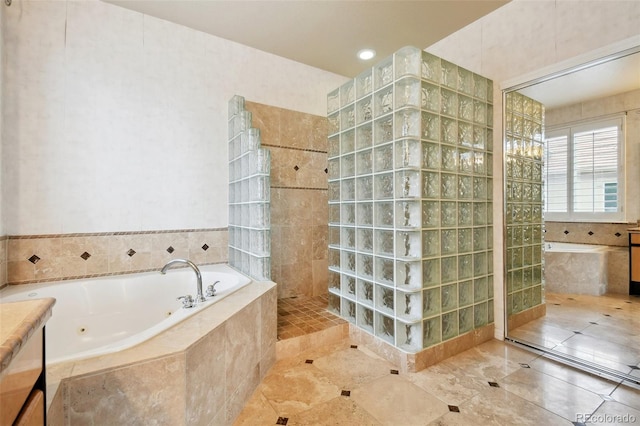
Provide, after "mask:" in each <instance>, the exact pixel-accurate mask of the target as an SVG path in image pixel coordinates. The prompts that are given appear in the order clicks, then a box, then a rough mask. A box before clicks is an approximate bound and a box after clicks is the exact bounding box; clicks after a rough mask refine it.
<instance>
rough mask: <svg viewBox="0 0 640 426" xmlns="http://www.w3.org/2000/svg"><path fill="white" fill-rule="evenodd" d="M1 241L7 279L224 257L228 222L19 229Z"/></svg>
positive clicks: (74, 275) (94, 273)
mask: <svg viewBox="0 0 640 426" xmlns="http://www.w3.org/2000/svg"><path fill="white" fill-rule="evenodd" d="M5 244H6V251H5V252H6V271H7V272H6V282H7V283H8V284H27V283H36V282H46V281H58V280H70V279H79V278H94V277H100V276H108V275H119V274H128V273H137V272H148V271H154V270H159V269H160V268H162V266H163V265H164V264H165V263H166V262H168V261H169V260H171V259H175V258H187V259H190V260H191V261H193V262H194V263H196V264H198V265H204V264H214V263H226V262H227V261H228V231H227V228H212V229H187V230H171V231H134V232H106V233H86V234H56V235H20V236H9V237H8V238H7V240H6V243H5ZM0 263H1V262H0Z"/></svg>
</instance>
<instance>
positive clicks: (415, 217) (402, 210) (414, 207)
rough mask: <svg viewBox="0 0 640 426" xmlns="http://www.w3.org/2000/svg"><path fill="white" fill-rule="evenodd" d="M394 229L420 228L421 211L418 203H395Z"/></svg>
mask: <svg viewBox="0 0 640 426" xmlns="http://www.w3.org/2000/svg"><path fill="white" fill-rule="evenodd" d="M395 217H396V222H395V223H396V227H397V228H420V227H421V226H422V222H421V210H420V202H419V201H398V202H396V216H395Z"/></svg>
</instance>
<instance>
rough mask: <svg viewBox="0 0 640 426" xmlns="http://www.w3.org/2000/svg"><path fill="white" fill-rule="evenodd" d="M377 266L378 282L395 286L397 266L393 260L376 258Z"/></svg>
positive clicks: (376, 277)
mask: <svg viewBox="0 0 640 426" xmlns="http://www.w3.org/2000/svg"><path fill="white" fill-rule="evenodd" d="M373 262H374V266H375V275H374V278H375V280H376V281H377V282H379V283H383V284H387V285H391V286H392V285H393V280H394V270H395V265H394V263H393V259H387V258H383V257H376V258H374V260H373Z"/></svg>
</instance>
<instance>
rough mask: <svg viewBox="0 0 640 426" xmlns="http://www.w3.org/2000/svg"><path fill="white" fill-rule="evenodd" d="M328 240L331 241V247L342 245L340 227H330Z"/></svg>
mask: <svg viewBox="0 0 640 426" xmlns="http://www.w3.org/2000/svg"><path fill="white" fill-rule="evenodd" d="M328 239H329V245H331V246H339V245H340V227H339V226H329V232H328Z"/></svg>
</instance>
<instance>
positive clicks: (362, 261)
mask: <svg viewBox="0 0 640 426" xmlns="http://www.w3.org/2000/svg"><path fill="white" fill-rule="evenodd" d="M357 262H358V264H357V270H358V276H359V277H363V278H368V279H373V256H371V255H368V254H361V253H358V255H357Z"/></svg>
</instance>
